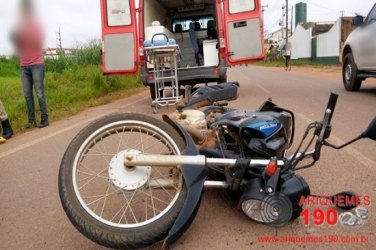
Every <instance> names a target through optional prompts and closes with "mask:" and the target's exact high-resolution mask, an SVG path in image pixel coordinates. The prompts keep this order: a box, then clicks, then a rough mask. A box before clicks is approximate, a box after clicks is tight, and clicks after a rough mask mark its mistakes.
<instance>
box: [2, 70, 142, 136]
mask: <svg viewBox="0 0 376 250" xmlns="http://www.w3.org/2000/svg"><path fill="white" fill-rule="evenodd" d="M143 89H144V88H143V87H142V85H141V84H140V82H139V79H138V78H136V77H134V76H117V77H106V76H103V75H102V73H101V69H100V67H99V66H82V67H80V68H77V69H68V70H65V71H63V72H62V73H53V72H47V73H46V78H45V93H46V99H47V107H48V110H49V116H50V120H51V121H57V120H60V119H63V118H66V117H69V116H71V115H73V114H76V113H78V112H80V111H82V110H84V109H85V108H88V107H93V106H97V105H101V104H105V103H108V102H110V101H112V100H115V99H119V98H123V97H126V96H129V95H132V94H135V93H137V92H140V91H141V90H143ZM34 97H35V107H36V111H37V112H36V115H37V119H39V117H40V116H39V104H38V102H37V98H36V95H34ZM0 99H1V101H2V102H3V104H4V106H5V109H6V112H7V113H8V116H9V119H10V121H11V123H12V127H13V128H14V130H15V131H16V132H19V131H22V129H21V128H22V125H23V124H24V123H26V122H27V112H26V103H25V99H24V97H23V92H22V86H21V82H20V78H19V77H0Z"/></svg>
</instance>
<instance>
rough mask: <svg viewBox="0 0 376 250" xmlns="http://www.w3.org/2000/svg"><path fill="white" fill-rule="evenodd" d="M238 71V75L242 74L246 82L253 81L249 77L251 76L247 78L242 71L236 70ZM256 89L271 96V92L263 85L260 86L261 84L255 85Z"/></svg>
mask: <svg viewBox="0 0 376 250" xmlns="http://www.w3.org/2000/svg"><path fill="white" fill-rule="evenodd" d="M236 71H237V73H238V74H241V75H243V77H244V78H245V80H247V81H251V80H252V79H251V78H250V77H249V76H247V75H246V74H245V73H244V72H243V71H240V70H238V69H237V70H236ZM253 84H254V85H255V86H256V87H258V88H259V89H260V90H262V91H264V92H265V93H266V94H268V95H270V94H271V92H270V91H269V90H268V89H266V88H265V87H263V86H262V85H261V84H259V83H256V82H255V83H253Z"/></svg>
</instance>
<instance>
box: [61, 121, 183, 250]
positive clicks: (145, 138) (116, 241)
mask: <svg viewBox="0 0 376 250" xmlns="http://www.w3.org/2000/svg"><path fill="white" fill-rule="evenodd" d="M184 144H185V143H184V140H183V139H182V138H181V136H180V135H179V134H178V133H177V132H176V131H175V130H174V129H173V128H172V127H171V126H169V125H168V124H166V123H164V122H162V121H160V120H158V119H155V118H152V117H149V116H145V115H141V114H113V115H109V116H106V117H104V118H102V119H100V120H98V121H96V122H94V123H92V124H90V125H88V126H87V127H86V128H84V129H83V130H82V131H81V132H80V133H79V134H78V135H77V136H76V137H75V138H74V139H73V141H72V142H71V143H70V145H69V146H68V149H67V150H66V152H65V154H64V157H63V160H62V163H61V166H60V171H59V194H60V199H61V202H62V205H63V208H64V210H65V212H66V214H67V216H68V218H69V219H70V221H71V222H72V223H73V225H74V226H75V227H76V228H77V229H78V230H79V231H80V232H81V233H82V234H84V235H85V236H86V237H88V238H90V239H91V240H93V241H94V242H96V243H98V244H101V245H103V246H106V247H110V248H118V249H119V248H126V249H135V248H141V247H145V246H148V245H151V244H153V243H155V242H157V241H159V240H161V239H162V238H163V237H165V236H166V235H167V233H168V231H169V229H170V228H171V226H172V224H173V222H174V221H175V219H176V217H177V215H178V214H179V211H180V209H181V208H182V206H183V204H184V201H185V197H186V187H185V184H184V180H183V176H182V173H181V171H180V169H179V167H178V166H174V167H156V166H142V167H140V166H139V167H125V166H124V164H123V159H124V157H125V156H126V154H127V153H133V154H134V153H136V154H138V153H139V154H141V153H148V154H160V155H161V156H162V157H163V155H180V154H181V151H182V149H183V148H184Z"/></svg>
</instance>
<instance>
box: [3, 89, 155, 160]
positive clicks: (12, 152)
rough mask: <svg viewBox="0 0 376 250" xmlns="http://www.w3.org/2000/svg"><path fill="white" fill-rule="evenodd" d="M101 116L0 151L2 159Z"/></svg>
mask: <svg viewBox="0 0 376 250" xmlns="http://www.w3.org/2000/svg"><path fill="white" fill-rule="evenodd" d="M147 98H149V96H145V97H143V98H141V99H138V100H136V101H134V102H131V103H128V104H127V105H125V106H123V107H121V108H122V109H123V108H127V107H129V106H132V105H134V104H136V103H138V102H141V101H143V100H145V99H147ZM113 112H114V109H111V110H110V111H107V112H105V113H103V115H101V116H100V117H103V116H105V115H108V114H110V113H113ZM100 117H98V116H95V117H92V118H89V119H86V120H84V121H82V122H79V123H76V124H74V125H72V126H69V127H66V128H64V129H61V130H59V131H56V132H53V133H51V134H47V135H45V136H43V137H40V138H39V139H36V140H33V141H31V142H28V143H24V144H22V145H20V146H18V147H15V148H12V149H10V150H8V151H5V152H2V153H0V159H1V158H4V157H7V156H9V155H11V154H14V153H16V152H18V151H21V150H24V149H26V148H28V147H31V146H33V145H35V144H38V143H40V142H42V141H46V140H48V139H50V138H52V137H55V136H57V135H60V134H62V133H65V132H67V131H69V130H71V129H74V128H76V127H79V126H82V125H84V124H85V123H89V122H92V121H94V120H97V119H99V118H100Z"/></svg>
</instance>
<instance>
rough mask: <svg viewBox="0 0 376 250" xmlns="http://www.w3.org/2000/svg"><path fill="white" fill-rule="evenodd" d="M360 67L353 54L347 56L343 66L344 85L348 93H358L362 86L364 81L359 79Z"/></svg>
mask: <svg viewBox="0 0 376 250" xmlns="http://www.w3.org/2000/svg"><path fill="white" fill-rule="evenodd" d="M357 75H358V67H357V66H356V64H355V61H354V57H353V55H352V53H348V54H346V56H345V58H344V60H343V65H342V79H343V85H344V86H345V89H346V90H347V91H358V90H359V89H360V86H361V85H362V79H361V78H358V77H357Z"/></svg>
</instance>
